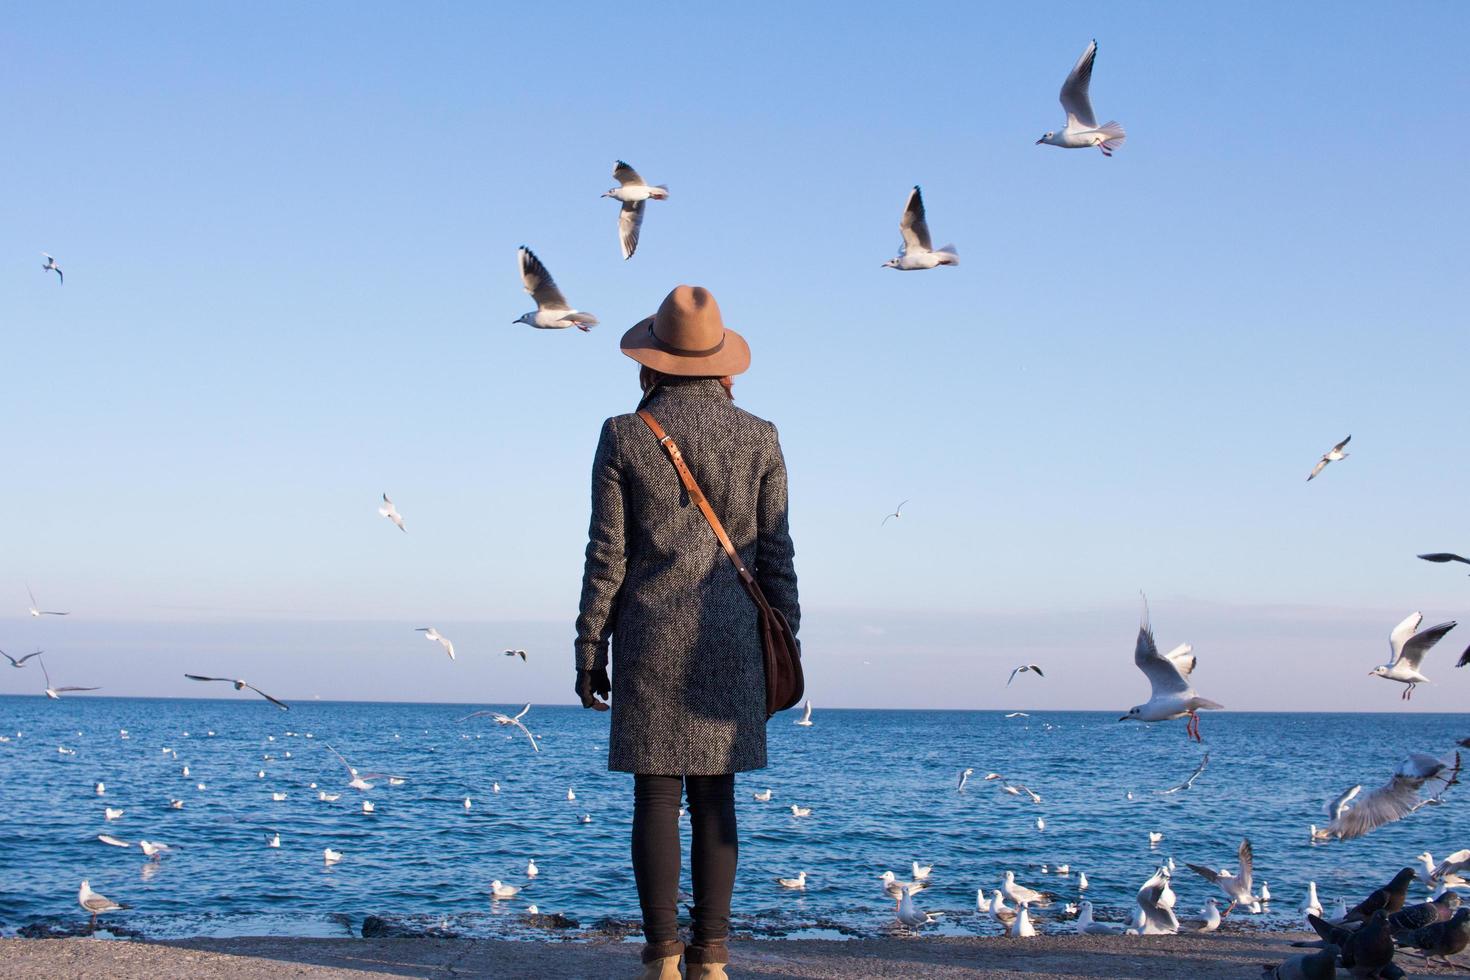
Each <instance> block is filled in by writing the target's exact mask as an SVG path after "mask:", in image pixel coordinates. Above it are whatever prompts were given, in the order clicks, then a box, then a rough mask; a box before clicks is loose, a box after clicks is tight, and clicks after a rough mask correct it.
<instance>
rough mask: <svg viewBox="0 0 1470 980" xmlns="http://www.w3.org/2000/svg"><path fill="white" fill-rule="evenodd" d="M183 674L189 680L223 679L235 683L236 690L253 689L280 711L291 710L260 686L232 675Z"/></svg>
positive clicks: (227, 682) (228, 682)
mask: <svg viewBox="0 0 1470 980" xmlns="http://www.w3.org/2000/svg"><path fill="white" fill-rule="evenodd" d="M184 676H185V677H187V678H189V680H191V681H224V682H225V683H226V684H233V685H235V690H237V691H243V690H245V689H246V688H247V687H248V688H249V689H250V690H252V691H254V692H255V693H256V694H259V695H260V696H261V697H263V698H265V699H266V700H267V701H269V702H270V703H271V704H273V705H275V706H276V707H277V708H280V709H281V710H282V711H290V710H291V706H290V705H288V704H286V703H285V702H284V701H278V700H276V699H275V698H273V697H271V696H270V695H269V694H267V693H265V692H264V691H262V690H261V689H260V688H258V687H256V686H255V685H254V684H247V683H245V682H244V681H242V680H237V679H236V678H233V677H202V676H200V675H199V674H185V675H184Z"/></svg>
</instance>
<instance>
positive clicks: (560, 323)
mask: <svg viewBox="0 0 1470 980" xmlns="http://www.w3.org/2000/svg"><path fill="white" fill-rule="evenodd" d="M516 254H517V256H518V257H519V260H520V264H521V282H523V283H524V284H525V286H526V292H528V293H530V294H531V296H532V297H533V298H534V299H535V300H536V310H535V312H534V313H523V314H521V315H520V316H519V317H517V318H516V319H514V320H512V321H511V322H512V323H525V324H529V325H530V326H533V327H535V328H536V329H538V330H564V329H565V328H567V327H576V328H577V329H578V330H581V331H583V332H584V333H585V332H587V331H589V330H591V329H592V328H593V327H595V326H597V317H595V316H593V315H592V314H591V313H583V312H582V311H580V310H574V309H572V307H571V304H570V303H568V302H567V298H566V297H565V296H563V295H562V294H561V290H560V289H558V288H557V286H556V282H555V281H554V280H553V279H552V278H551V273H550V272H547V271H546V266H544V265H542V264H541V260H540V259H538V258H536V253H535V252H532V251H531V250H530V249H529V248H527V247H526V246H524V245H522V246H521V247H520V249H519V250H517V252H516Z"/></svg>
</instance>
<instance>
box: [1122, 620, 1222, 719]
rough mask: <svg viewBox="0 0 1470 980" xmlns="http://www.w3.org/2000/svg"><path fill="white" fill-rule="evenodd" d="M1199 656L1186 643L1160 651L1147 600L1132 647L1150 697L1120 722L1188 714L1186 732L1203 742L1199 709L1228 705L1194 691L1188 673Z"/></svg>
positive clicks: (1135, 706)
mask: <svg viewBox="0 0 1470 980" xmlns="http://www.w3.org/2000/svg"><path fill="white" fill-rule="evenodd" d="M1196 662H1197V658H1196V657H1195V656H1194V653H1193V652H1192V648H1191V647H1190V645H1189V644H1187V643H1181V644H1180V645H1179V646H1177V647H1175V648H1174V649H1173V650H1170V651H1169V652H1168V653H1167V654H1161V653H1159V648H1158V647H1157V646H1155V645H1154V631H1153V627H1152V626H1150V625H1149V615H1148V599H1147V598H1145V599H1144V601H1143V622H1142V623H1140V624H1139V626H1138V642H1137V644H1135V646H1134V649H1133V663H1134V664H1135V665H1136V666H1137V667H1138V669H1139V670H1141V671H1143V674H1144V676H1145V677H1147V678H1148V683H1149V688H1150V691H1149V699H1148V700H1147V701H1145V702H1144V703H1143V704H1136V705H1134V706H1133V707H1131V708H1129V709H1128V713H1127V714H1126V715H1124V716H1123V717H1121V718H1119V719H1118V720H1119V721H1143V722H1155V721H1169V720H1171V719H1174V718H1183V717H1185V716H1188V717H1189V724H1188V725H1187V726H1186V727H1185V734H1186V735H1188V736H1189V737H1190V738H1192V739H1194V740H1195V741H1196V742H1199V741H1203V739H1201V738H1200V734H1199V712H1200V711H1201V710H1203V709H1208V710H1213V711H1219V710H1221V709H1223V708H1224V707H1225V706H1224V705H1223V704H1216V703H1215V702H1214V701H1211V700H1209V699H1207V698H1202V697H1200V696H1199V695H1198V694H1196V693H1195V692H1194V687H1193V686H1192V685H1191V684H1190V683H1189V675H1190V674H1192V673H1194V667H1195V664H1196Z"/></svg>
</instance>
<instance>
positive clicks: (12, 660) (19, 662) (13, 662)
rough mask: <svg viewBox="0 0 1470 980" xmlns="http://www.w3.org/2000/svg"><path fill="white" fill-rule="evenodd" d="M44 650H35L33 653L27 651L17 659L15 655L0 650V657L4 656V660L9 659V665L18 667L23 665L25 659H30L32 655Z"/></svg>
mask: <svg viewBox="0 0 1470 980" xmlns="http://www.w3.org/2000/svg"><path fill="white" fill-rule="evenodd" d="M45 652H46V651H44V650H37V651H36V652H35V653H28V654H26V655H25V656H24V657H21V658H20V659H19V660H17V659H16V658H15V657H12V656H11V655H10V654H8V653H6V652H5V651H4V650H0V657H4V658H5V659H6V660H9V661H10V666H12V667H16V668H19V667H24V666H25V665H26V661H27V660H30V659H31V658H32V657H39V656H40V655H41V654H43V653H45Z"/></svg>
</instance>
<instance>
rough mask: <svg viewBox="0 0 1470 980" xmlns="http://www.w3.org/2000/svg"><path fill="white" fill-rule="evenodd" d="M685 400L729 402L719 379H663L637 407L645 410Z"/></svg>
mask: <svg viewBox="0 0 1470 980" xmlns="http://www.w3.org/2000/svg"><path fill="white" fill-rule="evenodd" d="M686 398H697V399H706V398H715V399H719V400H720V401H729V398H728V397H727V396H726V395H725V386H724V385H723V384H721V383H720V379H719V378H665V379H664V380H663V381H660V382H659V383H658V385H657V386H655V387H654V389H653V390H652V391H650V392H649V393H648V394H646V395H644V396H643V400H642V401H640V402H639V403H638V407H639V408H646V407H648V406H649V405H656V404H658V403H659V402H662V401H667V400H671V399H676V400H679V401H683V400H684V399H686Z"/></svg>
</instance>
